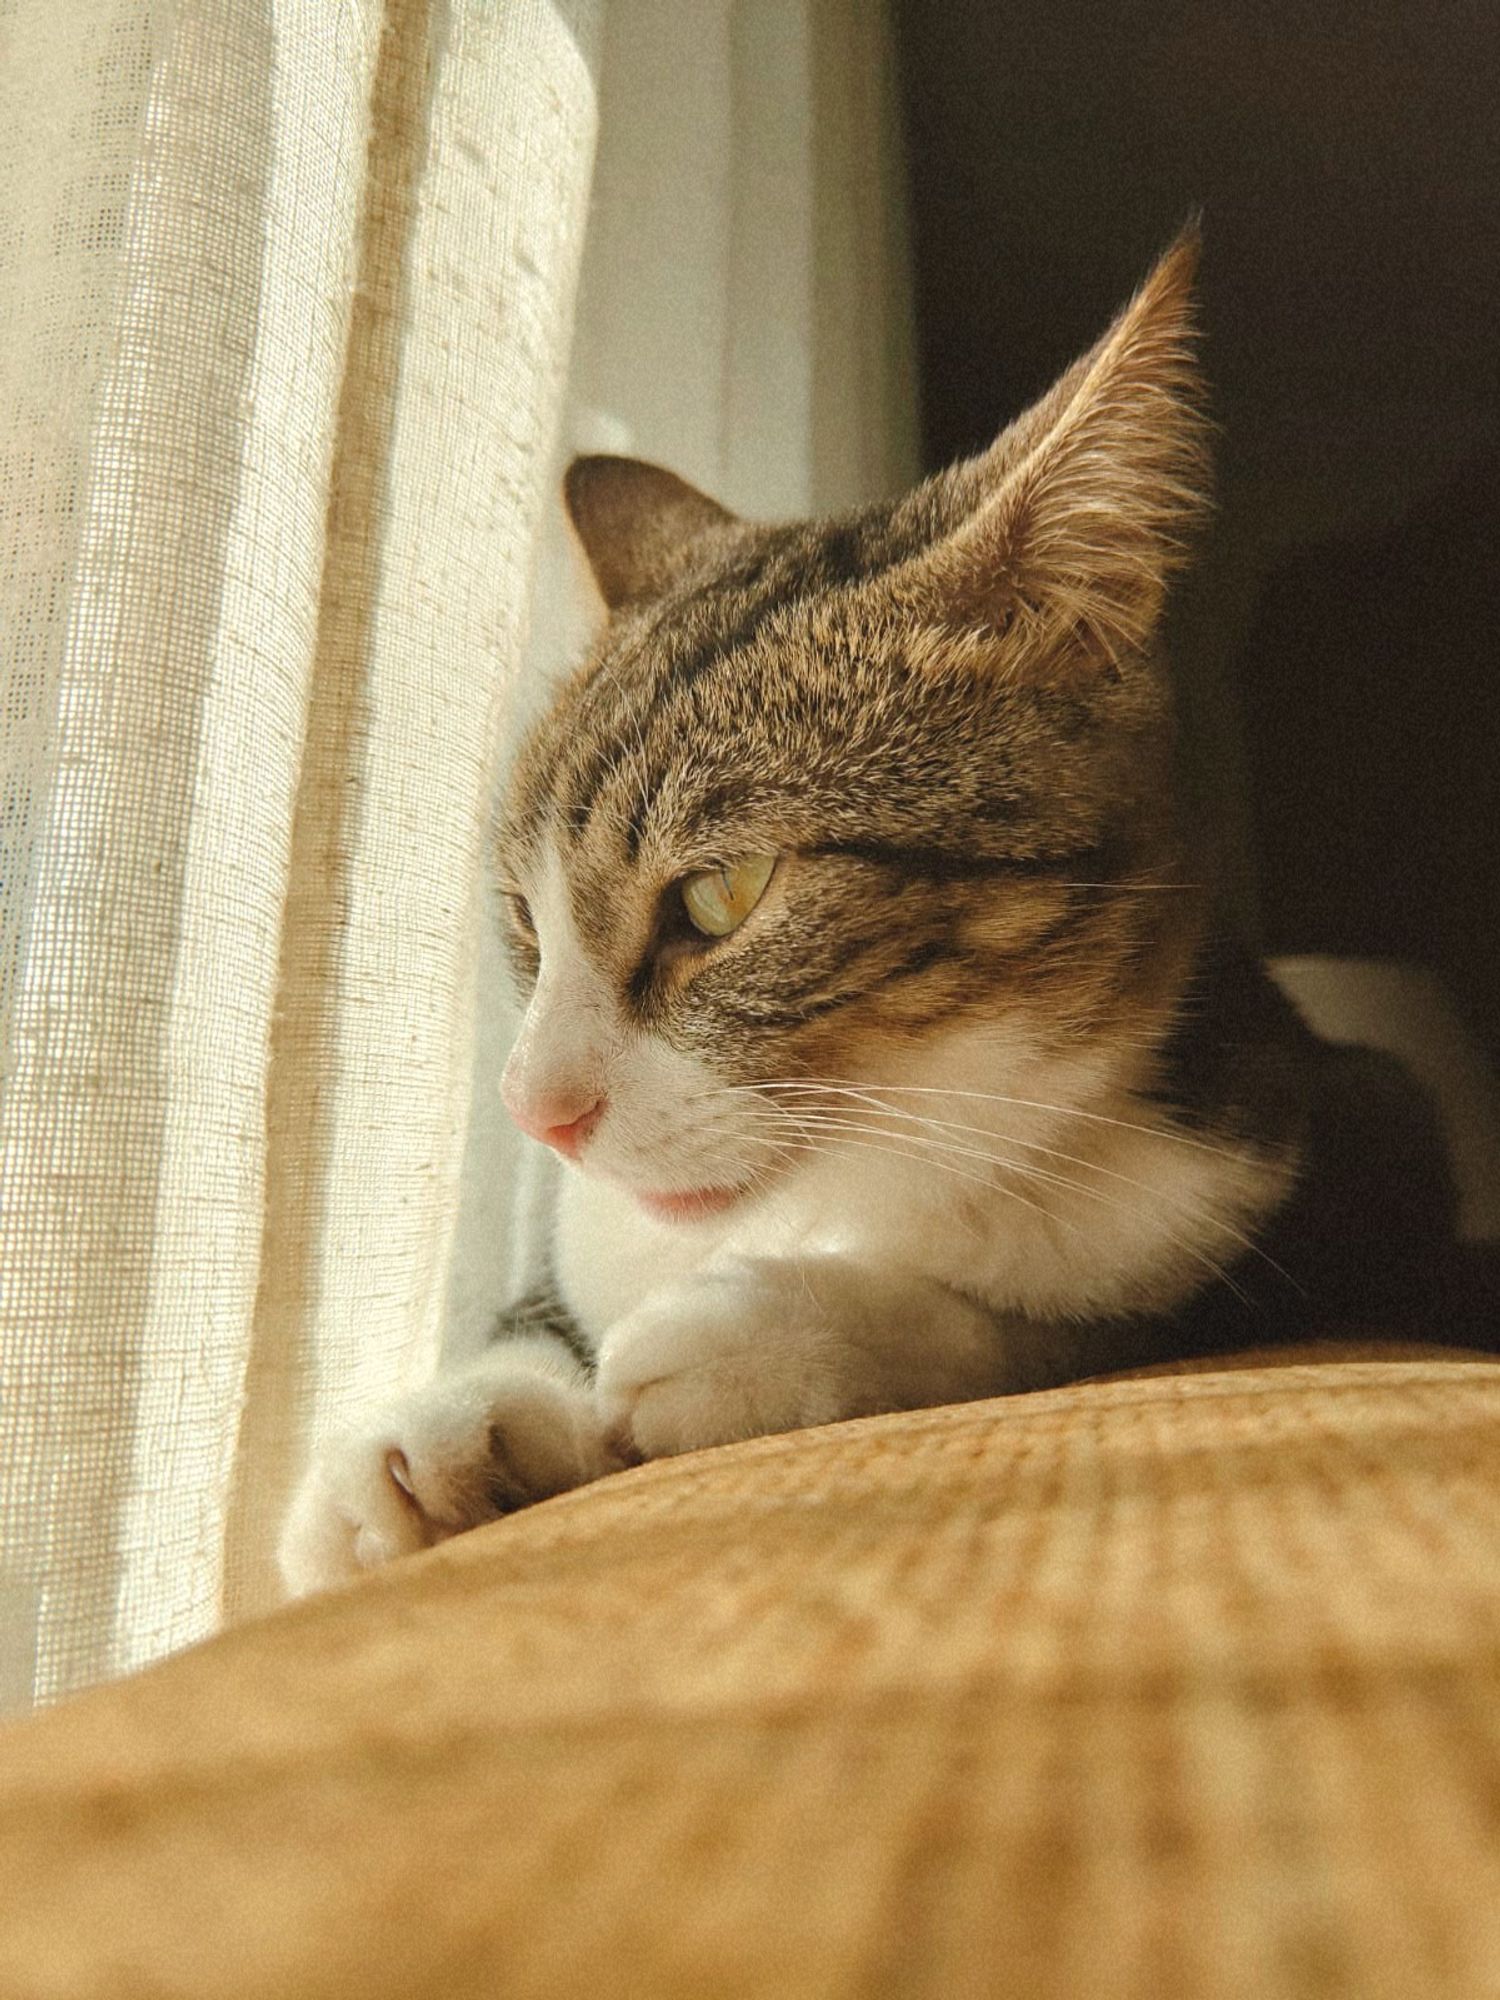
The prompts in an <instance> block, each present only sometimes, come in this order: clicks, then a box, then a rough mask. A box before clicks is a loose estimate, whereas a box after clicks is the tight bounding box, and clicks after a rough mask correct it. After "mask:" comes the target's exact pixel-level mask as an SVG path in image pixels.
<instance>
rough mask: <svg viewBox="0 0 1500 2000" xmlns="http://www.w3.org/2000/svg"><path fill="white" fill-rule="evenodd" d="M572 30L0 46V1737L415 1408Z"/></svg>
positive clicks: (268, 21)
mask: <svg viewBox="0 0 1500 2000" xmlns="http://www.w3.org/2000/svg"><path fill="white" fill-rule="evenodd" d="M596 32H597V23H596V21H595V19H594V14H593V12H592V10H590V9H589V8H588V7H587V6H583V5H579V4H574V5H570V6H568V7H567V8H564V7H562V6H561V5H556V4H549V0H510V4H507V5H505V6H492V5H488V4H478V0H475V4H472V5H457V4H454V5H452V6H443V5H441V4H438V0H338V4H334V0H197V4H187V0H180V4H176V5H170V4H158V5H153V4H150V0H90V4H89V5H88V6H87V7H71V6H70V7H58V6H57V5H56V4H55V0H0V176H3V178H0V185H3V186H4V187H5V189H6V198H5V201H4V203H3V205H0V645H3V662H0V675H3V678H0V1036H3V1043H0V1056H3V1064H0V1092H3V1095H0V1372H3V1383H0V1627H3V1640H0V1681H3V1682H4V1685H3V1686H0V1696H3V1697H4V1698H6V1699H8V1700H9V1701H11V1702H17V1701H20V1700H24V1699H26V1698H28V1697H29V1696H30V1695H32V1694H33V1693H34V1694H35V1695H36V1696H38V1697H40V1698H44V1699H45V1698H49V1697H52V1696H55V1695H57V1694H59V1693H62V1692H64V1691H66V1690H67V1689H69V1688H71V1687H74V1686H77V1685H80V1684H81V1683H83V1682H86V1681H89V1680H92V1679H96V1678H99V1677H101V1676H103V1675H107V1674H109V1673H112V1672H117V1671H119V1670H121V1669H123V1668H126V1667H129V1666H131V1665H133V1664H136V1663H138V1662H140V1661H142V1660H145V1659H147V1658H150V1657H153V1656H154V1655H156V1654H158V1653H160V1652H163V1651H166V1650H168V1649H170V1648H172V1647H174V1646H177V1645H180V1644H183V1643H185V1642H186V1641H188V1640H190V1639H192V1638H195V1637H197V1636H199V1635H201V1634H203V1633H204V1632H206V1631H208V1630H210V1629H212V1627H213V1626H214V1625H215V1624H216V1623H218V1622H219V1621H220V1619H221V1618H222V1617H223V1616H225V1615H226V1614H228V1615H234V1614H236V1613H238V1612H240V1611H243V1610H246V1609H250V1608H255V1607H258V1606H259V1605H261V1604H263V1603H265V1602H268V1601H269V1600H270V1598H271V1597H272V1595H273V1594H274V1585H273V1581H272V1570H271V1564H270V1548H271V1544H272V1540H273V1537H274V1533H275V1528H276V1524H277V1521H278V1518H279V1515H280V1512H281V1510H282V1508H283V1506H284V1504H285V1497H286V1493H287V1490H288V1488H289V1485H290V1483H291V1481H292V1479H293V1478H294V1477H295V1474H296V1471H297V1468H298V1466H299V1464H300V1462H301V1458H302V1456H303V1454H304V1453H305V1450H306V1448H307V1445H308V1443H309V1441H310V1439H311V1438H312V1437H313V1436H314V1435H315V1434H317V1433H318V1432H320V1431H321V1430H323V1429H324V1428H326V1427H327V1426H328V1425H330V1424H331V1423H333V1422H335V1421H336V1420H338V1419H339V1418H340V1417H342V1416H344V1415H348V1414H353V1413H354V1412H356V1411H358V1410H359V1409H360V1408H362V1407H364V1406H365V1405H366V1404H367V1403H368V1402H370V1401H371V1400H373V1399H375V1398H377V1397H379V1396H382V1395H385V1394H388V1393H390V1391H391V1390H392V1389H394V1388H397V1387H399V1386H400V1385H401V1383H402V1381H403V1380H404V1379H405V1378H406V1377H407V1376H408V1375H409V1374H410V1373H412V1372H413V1371H415V1372H420V1371H421V1370H422V1369H423V1368H424V1367H425V1366H427V1365H429V1364H430V1360H431V1356H432V1353H433V1351H434V1348H435V1343H436V1339H437V1329H438V1322H439V1317H440V1308H441V1300H442V1284H441V1280H442V1276H443V1274H444V1272H445V1269H446V1261H447V1251H448V1237H449V1234H450V1228H451V1224H450V1218H451V1215H452V1213H453V1208H454V1190H455V1181H456V1175H457V1168H458V1162H459V1158H460V1155H461V1150H462V1142H463V1125H464V1108H465V1102H466V1093H467V1085H468V1064H467V1036H468V1017H469V1006H470V990H469V989H470V985H471V969H472V962H473V928H474V915H475V906H476V901H477V891H476V882H477V874H478V854H479V840H480V828H481V825H482V822H483V813H484V807H485V803H486V799H487V795H488V790H489V784H490V780H491V776H492V765H493V760H494V756H495V751H496V746H497V741H498V734H499V731H500V729H501V726H502V722H503V711H504V702H505V695H506V689H507V684H508V679H509V676H510V675H511V673H512V672H513V670H514V665H515V662H516V659H517V657H518V655H519V649H520V644H521V631H522V614H523V606H524V600H525V591H524V584H525V577H526V571H527V561H528V554H527V552H528V550H529V546H530V541H531V536H532V531H533V528H534V524H535V521H536V518H537V516H538V513H539V510H540V506H541V499H542V493H543V487H544V481H545V472H546V466H547V462H548V455H549V449H550V444H551V426H552V421H553V418H554V415H555V407H556V402H557V397H558V386H559V381H560V371H561V363H562V357H563V355H564V353H565V349H566V338H567V329H568V321H569V313H570V305H571V295H572V289H573V283H574V277H575V271H576V264H577V253H578V247H579V244H580V241H581V236H582V222H583V211H584V203H585V199H586V194H587V186H588V176H589V171H590V160H591V151H592V140H593V124H594V91H593V83H592V76H591V70H590V61H591V57H592V39H593V37H594V36H595V34H596Z"/></svg>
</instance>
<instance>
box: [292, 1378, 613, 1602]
mask: <svg viewBox="0 0 1500 2000" xmlns="http://www.w3.org/2000/svg"><path fill="white" fill-rule="evenodd" d="M620 1462H621V1461H620V1458H619V1457H618V1455H617V1454H616V1453H614V1452H613V1451H612V1450H611V1449H610V1448H609V1447H608V1445H607V1444H606V1442H605V1435H604V1429H603V1426H602V1424H601V1422H600V1419H599V1416H598V1412H597V1408H596V1405H595V1402H594V1398H593V1395H592V1392H591V1388H590V1385H589V1382H588V1379H587V1377H586V1376H585V1375H584V1373H583V1371H582V1369H581V1368H579V1367H578V1366H577V1364H576V1363H575V1362H574V1361H573V1360H572V1359H571V1357H570V1356H568V1355H567V1354H566V1352H565V1350H563V1349H561V1348H559V1347H557V1346H556V1344H555V1343H552V1342H549V1341H545V1340H537V1341H533V1340H529V1339H526V1340H520V1339H518V1340H515V1341H510V1342H505V1343H502V1344H501V1345H500V1346H497V1347H496V1348H494V1349H492V1350H491V1352H490V1353H489V1354H487V1355H485V1356H484V1357H483V1359H482V1360H481V1361H479V1362H476V1363H474V1364H472V1365H471V1366H469V1367H467V1368H463V1369H456V1370H454V1371H452V1372H451V1373H448V1374H440V1375H438V1376H436V1377H435V1378H434V1379H433V1381H431V1382H430V1383H428V1385H427V1386H426V1387H425V1388H423V1389H421V1390H419V1391H417V1392H416V1393H415V1394H414V1395H411V1396H407V1397H405V1398H403V1399H402V1400H401V1401H400V1402H397V1403H394V1404H392V1406H391V1407H390V1409H389V1410H387V1411H386V1412H385V1413H384V1415H383V1416H382V1417H381V1418H379V1419H377V1420H376V1421H374V1422H372V1423H371V1424H369V1425H367V1426H366V1427H364V1428H363V1429H361V1430H359V1431H357V1432H353V1433H351V1434H348V1435H345V1436H343V1437H340V1438H337V1439H335V1440H333V1441H332V1442H331V1443H330V1444H328V1445H327V1446H325V1447H324V1448H323V1449H322V1450H320V1451H319V1452H318V1453H317V1455H316V1456H315V1458H314V1460H313V1462H312V1465H311V1467H310V1468H309V1470H308V1472H307V1474H306V1476H305V1478H304V1479H303V1482H302V1485H301V1487H300V1489H299V1490H298V1493H297V1496H296V1499H295V1500H294V1501H293V1504H292V1508H291V1511H290V1513H289V1514H288V1516H287V1521H286V1525H285V1528H284V1529H283V1531H282V1537H281V1549H280V1557H281V1571H282V1575H283V1577H284V1578H285V1580H286V1584H287V1587H288V1589H289V1590H290V1591H291V1592H292V1594H293V1595H294V1596H302V1595H304V1594H306V1593H307V1592H309V1591H314V1590H326V1589H328V1588H330V1587H331V1586H332V1585H334V1584H339V1583H347V1582H349V1581H350V1580H352V1579H353V1578H354V1577H356V1576H358V1575H360V1573H361V1572H362V1571H364V1570H367V1569H374V1568H376V1567H377V1566H378V1565H380V1564H381V1563H386V1562H390V1561H391V1560H392V1559H393V1558H394V1557H396V1556H403V1555H411V1554H414V1553H415V1552H416V1551H417V1550H418V1549H425V1548H430V1547H431V1546H432V1545H433V1543H435V1542H440V1541H443V1540H445V1539H446V1538H447V1537H448V1536H450V1535H456V1534H460V1533H462V1532H463V1530H465V1529H466V1528H474V1527H478V1526H479V1525H480V1524H481V1523H482V1522H485V1521H492V1520H495V1519H496V1518H498V1517H499V1516H500V1515H501V1514H509V1513H513V1512H515V1510H516V1509H517V1508H520V1507H525V1506H529V1505H530V1504H531V1503H532V1502H533V1501H535V1500H544V1499H547V1498H549V1497H550V1496H551V1495H552V1494H554V1493H561V1492H564V1491H566V1490H567V1489H568V1488H569V1487H572V1486H582V1485H585V1484H586V1483H587V1482H588V1481H589V1480H591V1479H597V1478H598V1477H599V1476H600V1475H601V1474H602V1473H604V1472H608V1471H610V1470H612V1469H613V1468H614V1467H616V1466H618V1465H619V1464H620Z"/></svg>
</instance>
